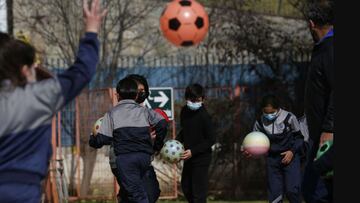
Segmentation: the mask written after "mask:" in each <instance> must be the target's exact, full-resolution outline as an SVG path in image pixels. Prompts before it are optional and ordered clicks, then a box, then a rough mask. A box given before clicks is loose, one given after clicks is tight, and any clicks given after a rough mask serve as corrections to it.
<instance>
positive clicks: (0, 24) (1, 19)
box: [0, 0, 7, 32]
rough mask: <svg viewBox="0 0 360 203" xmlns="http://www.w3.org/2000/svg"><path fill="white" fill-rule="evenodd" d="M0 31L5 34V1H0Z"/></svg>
mask: <svg viewBox="0 0 360 203" xmlns="http://www.w3.org/2000/svg"><path fill="white" fill-rule="evenodd" d="M0 31H2V32H7V23H6V0H0Z"/></svg>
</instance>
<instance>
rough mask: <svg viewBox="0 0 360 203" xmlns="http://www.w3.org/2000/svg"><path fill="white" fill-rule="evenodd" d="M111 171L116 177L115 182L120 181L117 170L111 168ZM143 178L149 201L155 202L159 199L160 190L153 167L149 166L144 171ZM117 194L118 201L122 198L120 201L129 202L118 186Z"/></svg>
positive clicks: (150, 202)
mask: <svg viewBox="0 0 360 203" xmlns="http://www.w3.org/2000/svg"><path fill="white" fill-rule="evenodd" d="M111 171H112V172H113V174H114V176H115V177H116V180H117V182H118V183H120V179H119V173H118V171H117V168H111ZM143 180H144V186H145V190H146V193H147V195H148V199H149V203H155V202H156V201H157V200H158V199H159V197H160V192H161V191H160V185H159V182H158V180H157V178H156V173H155V170H154V167H152V166H150V168H149V170H147V171H146V173H145V176H144V178H143ZM119 185H120V184H119ZM117 196H118V199H119V202H120V200H122V202H129V200H128V199H127V194H126V192H125V190H123V189H121V188H120V190H119V193H118V195H117Z"/></svg>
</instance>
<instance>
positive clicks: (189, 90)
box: [185, 83, 205, 100]
mask: <svg viewBox="0 0 360 203" xmlns="http://www.w3.org/2000/svg"><path fill="white" fill-rule="evenodd" d="M200 97H202V98H205V89H204V88H203V86H201V85H199V84H197V83H195V84H192V85H189V86H188V87H186V90H185V99H186V100H196V99H198V98H200Z"/></svg>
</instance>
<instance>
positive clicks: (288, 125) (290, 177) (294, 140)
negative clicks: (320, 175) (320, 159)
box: [254, 109, 304, 203]
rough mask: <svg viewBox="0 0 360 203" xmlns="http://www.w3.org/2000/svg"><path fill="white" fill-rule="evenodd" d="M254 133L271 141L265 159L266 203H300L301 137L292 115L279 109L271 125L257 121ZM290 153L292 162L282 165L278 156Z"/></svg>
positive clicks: (268, 122) (262, 119)
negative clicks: (267, 199)
mask: <svg viewBox="0 0 360 203" xmlns="http://www.w3.org/2000/svg"><path fill="white" fill-rule="evenodd" d="M254 131H261V132H263V133H265V134H266V135H267V136H268V138H269V140H270V150H269V154H268V157H267V173H268V190H269V202H271V203H278V202H283V198H284V197H283V196H284V194H285V195H286V197H287V199H288V200H289V201H290V203H301V166H300V164H301V161H300V158H301V155H302V154H301V152H302V147H303V142H304V140H303V136H302V134H301V132H300V125H299V122H298V120H297V118H296V116H295V115H293V114H292V113H290V112H287V111H285V110H283V109H280V110H279V112H278V114H277V118H276V119H275V120H274V121H268V120H266V119H264V118H261V119H260V120H258V121H256V123H255V126H254ZM288 150H290V151H292V152H293V154H294V156H293V159H292V161H291V162H290V163H289V164H288V165H285V164H283V163H282V162H281V160H282V159H283V158H284V156H283V155H281V153H283V152H285V151H288Z"/></svg>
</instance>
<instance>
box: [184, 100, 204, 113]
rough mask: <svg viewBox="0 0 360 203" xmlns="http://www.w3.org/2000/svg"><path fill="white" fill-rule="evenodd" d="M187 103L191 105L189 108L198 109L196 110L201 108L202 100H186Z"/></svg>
mask: <svg viewBox="0 0 360 203" xmlns="http://www.w3.org/2000/svg"><path fill="white" fill-rule="evenodd" d="M186 105H187V106H188V107H189V109H191V110H193V111H196V110H198V109H200V107H201V106H202V102H191V101H186Z"/></svg>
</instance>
